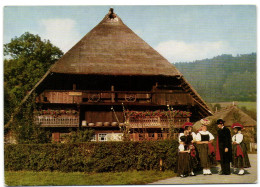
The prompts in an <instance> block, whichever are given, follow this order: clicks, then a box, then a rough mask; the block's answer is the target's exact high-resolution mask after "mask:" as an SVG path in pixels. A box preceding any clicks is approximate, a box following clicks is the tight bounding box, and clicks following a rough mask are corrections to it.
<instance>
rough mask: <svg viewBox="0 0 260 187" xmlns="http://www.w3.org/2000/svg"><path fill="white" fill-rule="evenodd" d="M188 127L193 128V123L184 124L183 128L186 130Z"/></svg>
mask: <svg viewBox="0 0 260 187" xmlns="http://www.w3.org/2000/svg"><path fill="white" fill-rule="evenodd" d="M187 126H190V127H192V126H193V123H191V122H186V123H184V125H183V126H182V127H181V128H183V129H185V127H187Z"/></svg>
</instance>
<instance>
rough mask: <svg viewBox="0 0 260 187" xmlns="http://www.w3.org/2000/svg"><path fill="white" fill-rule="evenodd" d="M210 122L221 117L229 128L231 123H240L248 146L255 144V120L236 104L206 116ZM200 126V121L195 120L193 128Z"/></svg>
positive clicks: (196, 128)
mask: <svg viewBox="0 0 260 187" xmlns="http://www.w3.org/2000/svg"><path fill="white" fill-rule="evenodd" d="M206 119H208V120H209V121H211V122H214V121H215V122H216V121H217V119H223V120H224V121H225V126H226V127H228V128H231V126H232V124H233V123H240V124H242V125H243V126H244V129H243V130H242V131H243V134H244V135H245V138H246V139H247V141H248V142H249V143H250V148H251V147H252V146H253V145H256V144H255V143H256V134H257V132H256V127H257V123H256V121H255V120H254V119H253V118H251V117H250V116H249V115H247V114H246V113H245V112H243V111H242V110H241V109H239V108H238V107H237V106H236V105H230V106H227V107H225V108H222V109H221V110H219V111H218V112H216V113H214V115H212V116H208V117H206ZM200 127H201V122H200V121H197V122H196V123H195V124H194V126H193V129H194V130H195V131H197V130H198V129H199V128H200ZM231 132H232V130H231Z"/></svg>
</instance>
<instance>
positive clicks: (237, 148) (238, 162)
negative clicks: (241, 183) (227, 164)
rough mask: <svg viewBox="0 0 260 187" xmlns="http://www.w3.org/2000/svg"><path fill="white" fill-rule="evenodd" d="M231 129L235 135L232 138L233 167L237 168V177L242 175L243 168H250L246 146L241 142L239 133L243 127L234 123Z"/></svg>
mask: <svg viewBox="0 0 260 187" xmlns="http://www.w3.org/2000/svg"><path fill="white" fill-rule="evenodd" d="M231 127H232V128H233V130H234V133H235V135H234V136H233V137H232V150H233V167H234V168H239V172H238V173H237V174H238V175H243V174H244V173H245V170H244V168H249V167H251V165H250V162H249V158H248V155H247V148H246V144H245V143H244V141H243V138H244V136H243V134H242V133H241V130H242V129H243V125H241V124H239V123H234V124H233V125H232V126H231Z"/></svg>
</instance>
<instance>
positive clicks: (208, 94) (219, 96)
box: [174, 53, 256, 103]
mask: <svg viewBox="0 0 260 187" xmlns="http://www.w3.org/2000/svg"><path fill="white" fill-rule="evenodd" d="M174 65H175V67H176V68H177V69H178V70H179V71H180V72H181V73H182V74H183V75H184V77H185V78H186V79H187V80H188V82H189V83H190V84H191V85H192V86H193V87H194V89H195V90H196V91H197V92H198V93H199V94H200V95H201V97H202V98H203V99H204V100H205V101H206V102H208V103H217V102H228V101H229V102H232V101H251V102H255V101H256V53H251V54H241V55H237V56H232V55H227V54H222V55H220V56H216V57H214V58H212V59H204V60H196V61H194V62H178V63H175V64H174Z"/></svg>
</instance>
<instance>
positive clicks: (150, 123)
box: [128, 117, 189, 128]
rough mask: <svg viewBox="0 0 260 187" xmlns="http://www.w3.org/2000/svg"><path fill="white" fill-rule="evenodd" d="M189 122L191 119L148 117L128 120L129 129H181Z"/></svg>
mask: <svg viewBox="0 0 260 187" xmlns="http://www.w3.org/2000/svg"><path fill="white" fill-rule="evenodd" d="M186 122H189V118H174V119H167V118H160V117H147V118H142V119H134V118H130V119H129V120H128V124H129V128H170V127H171V125H172V127H174V128H181V127H182V125H183V124H184V123H186Z"/></svg>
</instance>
